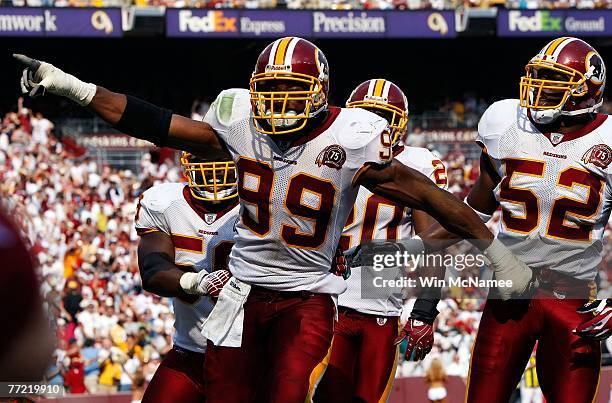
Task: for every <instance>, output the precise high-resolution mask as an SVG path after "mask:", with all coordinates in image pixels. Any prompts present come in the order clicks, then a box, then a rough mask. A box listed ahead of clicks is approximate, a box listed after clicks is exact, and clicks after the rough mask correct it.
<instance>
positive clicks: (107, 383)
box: [0, 100, 612, 400]
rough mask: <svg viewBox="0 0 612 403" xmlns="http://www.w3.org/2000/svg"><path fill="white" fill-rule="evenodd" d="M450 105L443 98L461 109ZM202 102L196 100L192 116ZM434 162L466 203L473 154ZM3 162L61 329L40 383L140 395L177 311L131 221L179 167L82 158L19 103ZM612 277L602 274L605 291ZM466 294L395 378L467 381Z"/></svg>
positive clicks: (4, 182)
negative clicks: (150, 191) (161, 291)
mask: <svg viewBox="0 0 612 403" xmlns="http://www.w3.org/2000/svg"><path fill="white" fill-rule="evenodd" d="M455 104H456V102H455V103H449V105H454V106H452V108H453V110H457V109H459V108H458V107H457V106H456V105H455ZM466 104H468V105H470V103H467V102H466ZM468 105H464V109H470V110H471V109H472V106H469V107H468ZM608 107H609V105H608ZM205 109H206V105H197V107H194V116H195V117H197V116H196V114H198V115H200V116H201V115H202V114H203V113H205ZM474 110H479V108H478V102H476V106H475V107H474ZM441 157H442V158H443V160H445V161H446V163H447V167H448V171H449V187H450V190H451V191H452V192H453V193H454V194H456V195H457V196H458V197H460V198H463V197H464V196H465V194H466V193H467V192H468V190H469V188H470V187H471V186H472V185H473V183H474V181H475V179H476V178H477V177H478V161H477V159H470V158H468V157H466V155H465V153H463V152H462V150H461V148H459V147H456V148H452V149H451V150H450V151H449V152H447V153H446V154H445V155H441ZM0 166H1V167H3V168H2V169H1V170H0V205H1V206H2V207H3V208H4V209H6V210H8V211H9V212H10V214H11V215H12V217H13V218H14V219H15V221H16V222H17V223H18V224H19V225H20V226H21V228H22V230H23V232H24V236H25V238H26V239H27V240H28V242H29V244H30V247H31V250H32V253H33V255H34V256H35V258H36V260H37V262H38V265H39V268H40V275H41V281H42V290H41V291H42V294H43V297H44V301H45V304H46V309H47V311H48V313H49V322H50V325H51V326H52V327H53V328H54V330H55V332H56V334H57V349H56V351H55V353H54V355H53V362H52V363H51V365H50V367H49V370H48V372H47V376H46V378H47V380H48V381H49V382H50V383H52V384H62V385H64V387H65V388H66V390H67V391H69V392H71V393H96V392H116V391H132V393H133V399H134V400H140V397H141V396H142V393H143V391H144V388H145V387H146V384H147V382H148V381H149V380H150V379H151V378H152V376H153V373H154V372H155V370H156V368H157V366H158V365H159V363H160V360H161V358H163V356H164V354H165V353H166V352H167V351H169V349H170V348H171V345H172V333H173V313H172V305H171V303H170V301H169V300H168V299H165V298H159V297H157V296H155V295H152V294H149V293H147V292H144V291H143V290H142V288H141V285H140V277H139V273H138V267H137V259H136V245H137V236H136V232H135V230H134V225H133V217H134V213H135V208H136V201H137V199H138V197H139V195H140V194H142V192H143V191H144V190H146V189H147V188H149V187H150V186H152V185H154V184H156V183H159V182H164V181H171V182H174V181H180V180H181V178H182V177H181V172H180V169H179V167H178V166H177V165H176V163H175V162H174V161H173V160H172V159H166V160H164V161H161V162H159V163H156V162H153V161H152V159H151V157H150V155H149V154H146V155H145V157H143V159H142V161H141V169H140V172H131V171H129V170H118V169H114V168H112V167H110V166H102V165H100V163H99V162H97V161H94V160H92V159H90V158H88V157H87V156H86V155H85V156H77V155H76V154H75V153H74V151H73V149H72V148H71V147H69V146H66V145H65V144H63V143H62V142H59V141H58V140H57V139H56V137H55V136H54V125H53V123H52V122H51V121H50V120H48V119H47V118H45V117H44V116H43V114H41V113H40V112H36V113H33V112H32V111H31V110H29V109H27V108H25V107H24V106H23V105H22V100H20V101H19V103H18V108H17V111H14V112H9V113H7V114H5V115H4V118H3V119H2V121H1V124H0ZM497 220H499V217H498V216H496V217H495V218H494V220H493V221H492V223H490V225H491V226H493V224H494V223H495V222H496V221H497ZM608 231H609V230H608ZM606 248H607V253H606V257H605V262H604V265H603V266H602V267H611V266H612V264H611V263H612V248H611V247H610V245H608V246H606ZM450 272H452V273H454V274H456V275H460V273H459V272H458V271H456V270H455V269H454V268H451V270H450ZM607 278H608V275H607V272H605V271H602V272H601V275H600V280H601V284H600V285H601V286H603V287H607ZM472 291H473V292H472V293H471V294H469V295H465V294H463V295H459V294H454V293H453V291H452V290H451V291H449V294H448V295H446V296H445V298H444V299H443V301H442V302H441V304H440V306H439V308H440V309H439V310H440V315H439V316H438V319H437V326H436V327H437V330H436V336H435V347H434V349H433V351H432V352H431V353H430V354H429V355H428V357H427V358H426V360H425V361H423V362H418V363H413V362H399V363H398V364H399V367H398V371H397V376H424V375H425V373H426V371H427V369H428V368H429V366H430V365H431V362H432V360H433V359H439V360H440V361H441V362H442V364H443V367H444V368H445V371H446V373H447V374H448V375H457V376H461V377H464V378H465V377H467V372H468V366H469V352H470V348H471V345H472V343H473V340H474V336H475V334H476V330H477V327H478V322H479V319H480V314H481V309H482V305H483V303H484V297H485V295H483V293H482V290H472ZM464 292H465V290H464ZM467 292H468V293H469V292H470V291H469V290H468V291H467ZM409 311H410V309H409V307H408V309H406V313H409ZM400 357H403V354H402V355H400Z"/></svg>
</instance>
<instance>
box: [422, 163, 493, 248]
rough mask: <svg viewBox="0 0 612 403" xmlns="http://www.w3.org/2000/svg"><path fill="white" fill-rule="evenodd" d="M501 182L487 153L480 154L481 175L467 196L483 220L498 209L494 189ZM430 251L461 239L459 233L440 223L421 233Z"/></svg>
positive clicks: (487, 218) (469, 202) (486, 219)
mask: <svg viewBox="0 0 612 403" xmlns="http://www.w3.org/2000/svg"><path fill="white" fill-rule="evenodd" d="M498 183H499V178H498V176H497V173H496V172H495V171H494V169H493V166H492V165H491V162H490V160H489V159H488V157H487V156H486V154H485V153H482V154H481V155H480V176H479V177H478V179H477V180H476V183H475V184H474V187H473V188H472V190H471V191H470V194H469V195H468V196H467V203H468V204H469V205H470V207H472V208H473V209H474V210H475V211H476V212H477V213H476V214H477V215H478V216H479V217H480V218H481V220H482V221H483V222H486V221H488V220H489V219H490V218H491V215H493V213H494V212H495V210H497V207H498V206H499V203H498V202H497V200H496V199H495V194H494V190H495V187H496V186H497V184H498ZM419 236H420V237H421V239H422V240H423V242H424V243H425V245H426V246H427V250H428V251H429V252H433V251H436V250H440V249H444V248H446V247H448V246H450V245H453V244H454V243H456V242H458V241H460V240H461V237H459V236H458V235H457V234H454V233H452V232H450V231H448V230H447V229H446V228H444V227H443V226H441V225H440V224H438V223H435V224H434V225H432V226H430V227H429V228H427V229H425V230H424V231H422V232H420V233H419Z"/></svg>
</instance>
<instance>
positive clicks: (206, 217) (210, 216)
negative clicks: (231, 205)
mask: <svg viewBox="0 0 612 403" xmlns="http://www.w3.org/2000/svg"><path fill="white" fill-rule="evenodd" d="M216 219H217V215H216V214H211V213H206V214H204V222H205V223H206V224H208V225H210V224H212V223H214V222H215V220H216Z"/></svg>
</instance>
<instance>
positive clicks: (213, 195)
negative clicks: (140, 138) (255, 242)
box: [135, 153, 238, 402]
mask: <svg viewBox="0 0 612 403" xmlns="http://www.w3.org/2000/svg"><path fill="white" fill-rule="evenodd" d="M181 165H182V167H183V170H184V173H185V176H186V177H187V180H188V182H187V184H184V183H164V184H161V185H157V186H154V187H152V188H150V189H148V190H147V191H145V192H144V193H143V194H142V195H141V197H140V199H139V200H138V206H137V210H136V219H135V226H136V231H137V233H138V234H139V235H140V237H141V238H140V242H139V244H138V265H139V269H140V273H141V278H142V284H143V288H144V289H145V290H147V291H150V292H153V293H155V294H158V295H161V296H164V297H172V298H173V306H174V316H175V321H174V328H175V334H174V346H173V348H172V350H170V352H169V353H168V354H167V355H166V357H165V358H164V360H163V361H162V363H161V365H160V366H159V368H158V369H157V371H156V372H155V375H154V376H153V379H152V380H151V383H150V384H149V386H148V387H147V390H146V393H145V395H144V398H143V402H171V401H180V402H201V401H204V400H205V397H206V395H205V389H206V388H205V383H204V354H205V352H206V339H205V338H204V337H203V336H202V333H201V327H202V323H203V322H204V320H205V319H206V318H207V317H208V314H209V313H210V311H211V310H212V308H213V305H212V302H211V297H214V296H215V295H217V296H218V294H219V292H220V290H221V288H222V286H223V284H225V282H226V281H227V280H228V279H229V277H230V276H231V274H230V273H229V271H228V270H227V261H228V258H229V252H230V249H231V247H232V245H233V244H234V234H235V231H234V226H235V224H236V220H237V219H238V197H237V196H238V184H237V179H236V169H235V166H234V162H233V161H232V160H229V159H226V160H216V161H206V160H205V159H202V158H198V157H196V156H194V155H192V154H188V153H183V155H182V156H181ZM185 273H189V274H187V275H185Z"/></svg>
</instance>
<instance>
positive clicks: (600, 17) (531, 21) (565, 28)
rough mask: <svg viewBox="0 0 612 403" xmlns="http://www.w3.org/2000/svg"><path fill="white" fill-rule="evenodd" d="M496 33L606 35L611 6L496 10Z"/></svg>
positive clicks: (611, 19) (611, 21) (611, 29)
mask: <svg viewBox="0 0 612 403" xmlns="http://www.w3.org/2000/svg"><path fill="white" fill-rule="evenodd" d="M497 34H498V35H499V36H562V35H569V36H578V37H581V36H609V35H612V10H550V11H549V10H499V12H498V14H497Z"/></svg>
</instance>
